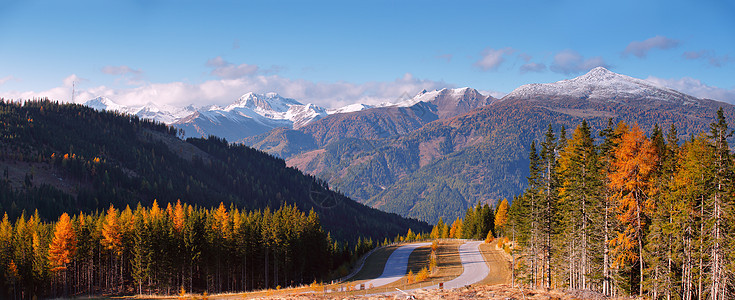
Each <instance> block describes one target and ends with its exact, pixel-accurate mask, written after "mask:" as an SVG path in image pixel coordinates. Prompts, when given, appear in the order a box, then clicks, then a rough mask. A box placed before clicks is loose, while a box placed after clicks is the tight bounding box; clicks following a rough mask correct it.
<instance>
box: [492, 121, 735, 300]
mask: <svg viewBox="0 0 735 300" xmlns="http://www.w3.org/2000/svg"><path fill="white" fill-rule="evenodd" d="M731 135H732V130H730V129H729V128H728V125H727V122H726V120H725V117H724V113H723V110H722V109H720V110H718V112H717V116H716V119H715V121H714V122H713V123H711V124H710V126H709V131H708V132H702V133H700V134H698V135H692V136H690V137H688V139H686V140H685V141H684V142H683V143H682V142H680V141H679V135H678V133H677V129H676V127H675V126H674V125H673V124H672V125H671V127H670V128H669V130H668V133H666V134H665V133H664V132H663V130H662V129H661V128H659V126H658V125H655V126H654V128H653V130H652V132H651V134H650V137H648V136H647V135H646V134H645V133H644V132H643V130H641V129H640V128H639V126H638V125H637V124H633V125H628V124H626V123H624V122H620V123H618V124H614V123H613V121H612V120H609V122H608V125H607V127H606V128H604V129H603V130H601V131H600V132H599V136H600V139H599V140H596V139H595V138H594V137H593V135H592V130H591V128H590V127H589V126H588V124H587V122H586V121H582V123H581V124H580V125H579V126H577V128H576V129H575V130H574V132H573V134H572V136H571V138H567V134H566V131H565V129H564V128H563V127H562V128H561V130H560V131H559V137H558V138H557V137H556V134H555V131H554V130H553V128H552V126H551V125H550V126H549V129H548V131H547V133H546V135H545V138H544V140H543V141H541V142H540V143H539V144H537V143H536V142H535V141H534V142H532V144H531V151H530V154H529V161H530V165H529V174H530V175H529V177H528V188H527V189H526V190H525V192H524V193H523V194H522V195H520V196H517V197H515V198H514V199H513V202H512V204H511V206H510V208H509V211H508V222H507V224H506V225H505V228H504V233H505V234H506V235H507V236H509V237H511V238H512V239H513V240H514V241H515V243H516V245H515V247H514V250H513V254H514V258H515V263H516V271H515V272H517V277H516V280H517V282H519V283H521V284H524V285H527V286H532V287H546V288H565V289H591V290H595V291H599V292H601V293H604V294H605V295H610V296H620V295H639V296H646V297H648V298H651V299H686V300H690V299H728V298H731V297H733V296H734V295H735V294H734V293H733V292H734V291H735V282H733V280H732V278H733V274H735V273H733V271H735V239H732V238H731V237H732V236H733V234H735V226H732V224H735V223H734V222H735V219H733V218H734V217H735V214H734V213H735V211H734V209H735V206H733V199H735V198H734V197H733V195H734V194H733V193H734V192H735V186H733V175H734V173H733V172H734V169H733V165H734V164H733V154H732V153H731V151H730V147H729V145H728V138H730V137H731ZM538 148H540V151H539V150H538Z"/></svg>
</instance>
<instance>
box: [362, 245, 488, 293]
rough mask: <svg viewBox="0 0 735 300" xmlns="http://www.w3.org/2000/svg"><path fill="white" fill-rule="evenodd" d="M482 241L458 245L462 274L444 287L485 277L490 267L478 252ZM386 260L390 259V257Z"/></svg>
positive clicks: (434, 287) (464, 283) (460, 284)
mask: <svg viewBox="0 0 735 300" xmlns="http://www.w3.org/2000/svg"><path fill="white" fill-rule="evenodd" d="M482 243H483V241H470V242H466V243H464V244H462V245H461V246H459V258H460V260H461V261H462V267H463V268H464V271H463V272H462V275H459V277H457V278H455V279H452V280H450V281H447V282H445V283H444V289H447V290H448V289H453V288H458V287H463V286H466V285H471V284H474V283H477V282H480V281H482V280H483V279H485V277H487V275H488V274H490V269H489V268H488V267H487V264H486V263H485V258H484V257H483V256H482V253H481V252H480V244H482ZM388 261H390V259H389V260H388ZM386 265H387V264H386ZM403 274H405V269H404V271H403ZM366 286H367V285H366ZM438 288H439V285H432V286H427V287H422V288H418V289H412V290H408V291H400V292H399V291H394V292H386V293H376V294H373V295H392V294H399V293H404V294H405V293H410V292H412V291H415V290H421V289H424V290H429V289H438Z"/></svg>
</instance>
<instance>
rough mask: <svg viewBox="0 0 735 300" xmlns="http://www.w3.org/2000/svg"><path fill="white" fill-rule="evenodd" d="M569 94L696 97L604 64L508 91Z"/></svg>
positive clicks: (607, 98)
mask: <svg viewBox="0 0 735 300" xmlns="http://www.w3.org/2000/svg"><path fill="white" fill-rule="evenodd" d="M538 96H543V97H547V98H548V97H558V96H567V97H575V98H591V99H595V100H598V101H616V100H615V99H618V98H630V99H632V98H641V99H655V100H661V101H673V100H676V101H685V102H691V101H693V100H695V99H696V98H695V97H692V96H689V95H686V94H683V93H681V92H678V91H675V90H672V89H668V88H661V87H659V86H656V85H654V84H652V83H651V82H648V81H645V80H642V79H638V78H633V77H630V76H626V75H622V74H618V73H615V72H611V71H609V70H607V69H605V68H603V67H597V68H594V69H592V70H590V71H589V72H588V73H587V74H584V75H582V76H579V77H576V78H572V79H567V80H562V81H557V82H553V83H534V84H526V85H523V86H520V87H519V88H517V89H515V90H514V91H512V92H511V93H510V94H508V95H506V96H505V97H504V98H503V99H510V98H538Z"/></svg>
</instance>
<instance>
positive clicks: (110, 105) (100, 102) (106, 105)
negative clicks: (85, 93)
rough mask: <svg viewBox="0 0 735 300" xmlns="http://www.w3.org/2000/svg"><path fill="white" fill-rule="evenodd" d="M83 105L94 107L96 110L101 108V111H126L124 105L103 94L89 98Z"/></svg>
mask: <svg viewBox="0 0 735 300" xmlns="http://www.w3.org/2000/svg"><path fill="white" fill-rule="evenodd" d="M82 105H84V106H87V107H90V108H93V109H95V110H99V111H102V110H110V111H112V110H114V111H119V112H126V111H125V109H124V108H125V107H124V106H122V105H120V104H117V103H115V102H114V101H112V100H110V98H107V97H102V96H100V97H97V98H94V99H90V100H87V101H86V102H84V103H83V104H82Z"/></svg>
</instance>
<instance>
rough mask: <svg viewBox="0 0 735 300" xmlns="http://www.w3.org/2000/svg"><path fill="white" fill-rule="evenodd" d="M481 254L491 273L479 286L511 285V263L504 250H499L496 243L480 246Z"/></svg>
mask: <svg viewBox="0 0 735 300" xmlns="http://www.w3.org/2000/svg"><path fill="white" fill-rule="evenodd" d="M496 240H497V239H496ZM480 252H481V253H482V256H483V257H484V258H485V263H487V266H488V268H489V269H490V273H488V275H487V277H485V279H483V280H482V281H480V282H478V283H477V284H510V281H511V273H510V261H508V258H507V257H508V256H507V255H505V253H504V252H503V249H502V248H498V247H497V245H496V243H495V242H492V243H489V244H486V243H483V244H480Z"/></svg>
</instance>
